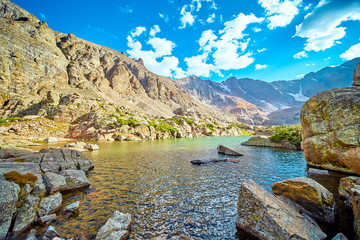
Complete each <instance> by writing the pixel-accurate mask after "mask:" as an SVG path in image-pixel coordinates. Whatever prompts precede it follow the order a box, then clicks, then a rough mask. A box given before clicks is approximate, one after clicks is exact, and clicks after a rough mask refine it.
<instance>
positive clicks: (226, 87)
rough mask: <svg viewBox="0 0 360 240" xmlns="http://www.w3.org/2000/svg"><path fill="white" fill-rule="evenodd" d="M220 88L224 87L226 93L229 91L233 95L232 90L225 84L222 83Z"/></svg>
mask: <svg viewBox="0 0 360 240" xmlns="http://www.w3.org/2000/svg"><path fill="white" fill-rule="evenodd" d="M220 87H222V88H223V89H225V90H226V91H228V92H229V93H231V90H230V88H229V87H228V86H227V84H224V82H222V83H221V84H220Z"/></svg>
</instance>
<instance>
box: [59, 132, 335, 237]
mask: <svg viewBox="0 0 360 240" xmlns="http://www.w3.org/2000/svg"><path fill="white" fill-rule="evenodd" d="M247 139H248V137H203V138H192V139H171V140H156V141H139V142H114V143H98V144H99V146H100V150H99V151H94V152H89V153H87V155H88V156H89V158H90V159H91V160H92V161H93V162H94V164H95V169H94V170H92V171H91V172H90V173H89V175H88V178H89V181H90V183H91V187H90V189H88V190H86V191H85V192H86V193H82V192H81V193H77V194H75V195H73V194H67V195H65V196H64V200H65V201H66V202H68V203H71V202H73V201H76V200H81V204H80V213H79V215H78V216H77V217H75V218H72V219H69V220H66V221H59V222H55V227H56V229H57V230H58V231H59V233H60V234H61V235H62V236H74V234H76V233H78V232H83V233H85V234H88V235H89V236H90V237H94V236H95V235H96V233H97V231H98V230H99V228H100V227H101V226H102V225H103V224H104V223H105V222H106V220H107V219H108V218H109V217H110V216H111V215H112V212H113V211H116V210H118V211H121V212H124V213H130V214H131V215H132V217H133V224H132V232H131V236H130V239H150V238H152V237H159V236H162V237H165V238H164V239H170V238H172V237H175V239H176V237H180V239H187V238H191V239H197V238H198V239H242V238H243V237H242V235H241V234H239V233H237V231H236V227H235V220H236V205H237V195H238V190H239V187H240V184H241V182H242V181H244V180H247V179H253V180H254V181H255V182H257V183H258V184H260V185H261V186H263V187H265V188H266V189H268V190H269V191H271V185H272V184H273V183H274V182H278V181H281V180H285V179H288V178H294V177H302V176H306V175H307V172H306V163H305V160H304V155H303V152H297V151H287V150H276V149H269V148H257V147H245V146H241V145H240V144H241V142H244V141H246V140H247ZM218 144H223V145H226V146H230V147H232V148H234V149H236V150H239V151H240V152H242V153H243V154H244V156H243V157H241V161H240V162H238V163H227V162H224V163H210V164H206V165H200V166H198V165H192V164H191V163H190V161H191V160H193V159H210V158H218V157H221V156H219V155H218V154H217V151H216V147H217V145H218ZM336 181H337V180H336ZM324 182H326V180H325V179H324ZM335 185H336V183H335Z"/></svg>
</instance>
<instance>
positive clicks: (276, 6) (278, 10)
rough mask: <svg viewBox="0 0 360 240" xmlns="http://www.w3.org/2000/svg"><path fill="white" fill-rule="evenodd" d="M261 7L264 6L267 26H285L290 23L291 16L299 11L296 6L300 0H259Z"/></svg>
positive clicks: (272, 27)
mask: <svg viewBox="0 0 360 240" xmlns="http://www.w3.org/2000/svg"><path fill="white" fill-rule="evenodd" d="M258 3H259V4H260V5H261V7H263V8H265V12H266V16H267V20H268V21H269V24H268V28H269V29H274V28H277V27H285V26H287V25H288V24H290V23H291V21H292V20H293V18H294V17H295V16H296V15H297V14H298V13H299V9H298V7H299V6H300V5H301V3H302V0H293V1H291V0H284V1H280V0H259V1H258Z"/></svg>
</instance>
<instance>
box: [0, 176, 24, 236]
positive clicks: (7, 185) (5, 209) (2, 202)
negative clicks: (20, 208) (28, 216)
mask: <svg viewBox="0 0 360 240" xmlns="http://www.w3.org/2000/svg"><path fill="white" fill-rule="evenodd" d="M19 192H20V187H19V186H18V185H17V184H15V183H13V182H8V181H6V180H4V179H2V178H1V177H0V193H1V194H0V219H1V220H0V239H1V240H2V239H5V237H6V234H7V233H8V231H9V228H10V225H11V220H12V218H13V214H14V213H15V212H16V203H17V201H18V194H19Z"/></svg>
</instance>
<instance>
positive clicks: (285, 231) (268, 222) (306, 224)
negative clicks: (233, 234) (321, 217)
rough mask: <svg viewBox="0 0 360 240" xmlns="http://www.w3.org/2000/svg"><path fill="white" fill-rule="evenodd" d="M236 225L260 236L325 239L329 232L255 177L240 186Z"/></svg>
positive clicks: (265, 237)
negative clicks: (264, 187)
mask: <svg viewBox="0 0 360 240" xmlns="http://www.w3.org/2000/svg"><path fill="white" fill-rule="evenodd" d="M236 226H237V227H238V228H239V229H241V230H244V231H245V232H247V233H249V234H251V235H253V236H255V237H257V238H258V239H309V240H310V239H311V240H316V239H325V238H326V234H325V233H324V232H322V231H321V229H320V228H319V227H318V226H317V225H316V224H313V223H312V222H311V221H310V220H308V219H307V218H305V217H304V216H302V215H301V214H300V213H299V212H298V211H297V210H296V208H295V207H293V206H292V205H290V204H288V203H286V202H285V201H283V200H281V199H279V198H277V197H276V196H274V195H272V194H271V193H269V192H268V191H266V190H265V189H263V188H262V187H260V186H259V185H257V184H256V183H255V182H254V181H252V180H248V181H245V182H243V183H242V184H241V186H240V191H239V199H238V204H237V219H236Z"/></svg>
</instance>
